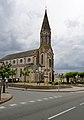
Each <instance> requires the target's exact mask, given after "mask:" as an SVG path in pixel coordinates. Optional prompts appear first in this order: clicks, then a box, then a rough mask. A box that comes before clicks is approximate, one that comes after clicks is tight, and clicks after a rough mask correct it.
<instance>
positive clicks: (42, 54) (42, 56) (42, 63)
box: [41, 54, 43, 64]
mask: <svg viewBox="0 0 84 120" xmlns="http://www.w3.org/2000/svg"><path fill="white" fill-rule="evenodd" d="M41 64H43V54H42V55H41Z"/></svg>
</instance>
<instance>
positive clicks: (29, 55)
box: [0, 10, 54, 82]
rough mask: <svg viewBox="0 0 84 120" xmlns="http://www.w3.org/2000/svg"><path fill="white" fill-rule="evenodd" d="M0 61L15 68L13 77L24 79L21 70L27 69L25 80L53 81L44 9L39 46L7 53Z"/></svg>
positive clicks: (49, 38) (52, 62) (48, 29)
mask: <svg viewBox="0 0 84 120" xmlns="http://www.w3.org/2000/svg"><path fill="white" fill-rule="evenodd" d="M0 61H2V62H4V63H5V64H9V63H11V65H12V66H11V68H12V69H16V75H15V76H14V77H15V78H18V79H19V80H20V81H24V76H23V75H21V71H23V70H24V69H28V70H29V71H30V72H29V76H26V77H27V78H26V81H27V82H37V81H43V82H53V81H54V53H53V49H52V46H51V28H50V25H49V20H48V16H47V10H45V14H44V19H43V23H42V27H41V31H40V47H39V48H38V49H35V50H30V51H24V52H19V53H14V54H9V55H7V56H5V57H3V58H2V59H1V60H0Z"/></svg>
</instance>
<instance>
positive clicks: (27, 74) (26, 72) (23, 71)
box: [21, 68, 30, 83]
mask: <svg viewBox="0 0 84 120" xmlns="http://www.w3.org/2000/svg"><path fill="white" fill-rule="evenodd" d="M29 73H30V71H29V70H28V69H27V68H24V70H22V71H21V74H22V75H23V76H24V83H25V82H26V76H29Z"/></svg>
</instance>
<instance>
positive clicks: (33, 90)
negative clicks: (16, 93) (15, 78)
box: [9, 87, 84, 92]
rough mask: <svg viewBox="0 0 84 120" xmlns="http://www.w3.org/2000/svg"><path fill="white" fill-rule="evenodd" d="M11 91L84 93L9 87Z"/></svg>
mask: <svg viewBox="0 0 84 120" xmlns="http://www.w3.org/2000/svg"><path fill="white" fill-rule="evenodd" d="M9 89H13V90H22V91H32V92H78V91H84V89H82V90H81V89H80V90H71V91H70V90H66V91H65V90H61V89H60V90H41V89H23V88H19V89H18V88H15V87H9Z"/></svg>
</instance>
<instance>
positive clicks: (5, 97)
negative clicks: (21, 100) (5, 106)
mask: <svg viewBox="0 0 84 120" xmlns="http://www.w3.org/2000/svg"><path fill="white" fill-rule="evenodd" d="M12 98H13V96H12V95H11V94H9V93H1V100H0V104H2V103H4V102H7V101H9V100H10V99H12Z"/></svg>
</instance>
